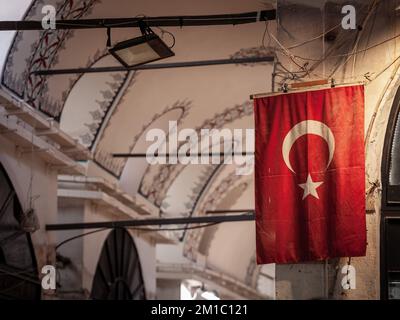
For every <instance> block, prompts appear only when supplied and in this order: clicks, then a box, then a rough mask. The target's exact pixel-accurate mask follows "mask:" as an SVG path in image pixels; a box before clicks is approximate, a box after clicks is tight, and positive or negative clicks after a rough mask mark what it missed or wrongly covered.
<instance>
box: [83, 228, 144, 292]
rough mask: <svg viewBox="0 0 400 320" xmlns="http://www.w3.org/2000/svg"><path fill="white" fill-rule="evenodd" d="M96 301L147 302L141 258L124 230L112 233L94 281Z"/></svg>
mask: <svg viewBox="0 0 400 320" xmlns="http://www.w3.org/2000/svg"><path fill="white" fill-rule="evenodd" d="M91 298H92V299H95V300H145V290H144V283H143V277H142V268H141V265H140V260H139V255H138V252H137V250H136V246H135V243H134V242H133V239H132V237H131V235H130V234H129V233H128V231H126V230H125V229H123V228H117V229H114V230H113V231H111V233H110V234H109V235H108V237H107V239H106V241H105V242H104V245H103V249H102V250H101V253H100V258H99V262H98V264H97V269H96V273H95V275H94V279H93V286H92V292H91Z"/></svg>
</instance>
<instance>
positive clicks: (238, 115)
mask: <svg viewBox="0 0 400 320" xmlns="http://www.w3.org/2000/svg"><path fill="white" fill-rule="evenodd" d="M198 3H199V2H197V1H194V0H190V1H187V0H174V1H168V2H167V1H160V0H149V1H140V2H139V1H137V3H135V6H132V1H131V0H37V1H33V4H32V5H31V7H30V8H29V9H28V11H27V13H26V16H25V19H26V20H40V18H41V17H42V14H41V7H42V6H43V5H44V4H53V5H55V6H56V8H57V12H58V13H57V17H58V18H62V19H80V18H101V17H110V18H113V17H135V16H138V15H149V16H168V15H199V14H226V13H243V12H250V11H257V10H263V9H266V5H265V4H263V3H262V2H260V1H258V0H249V1H242V0H233V1H225V0H204V1H202V2H201V3H202V5H201V6H200V5H198ZM202 8H203V9H202ZM204 8H207V9H204ZM204 10H205V11H204ZM265 28H266V24H265V23H264V22H259V23H253V24H246V25H235V26H212V27H207V26H201V27H183V28H179V27H168V28H166V29H167V30H168V31H169V32H171V33H172V34H173V35H174V37H175V40H176V43H175V46H174V47H173V49H172V50H173V51H174V52H175V56H174V57H171V58H168V59H166V60H165V63H174V62H185V61H204V60H214V59H228V58H245V57H261V56H266V55H270V54H271V53H270V52H269V50H268V45H267V47H265V45H266V43H267V42H269V40H268V39H263V38H264V37H265V35H266V32H265V31H266V29H265ZM154 31H155V32H156V33H158V34H159V35H160V36H162V33H161V32H159V30H158V29H156V28H155V29H154ZM139 34H140V33H139V30H137V29H135V28H117V29H112V43H113V44H115V43H117V42H119V41H122V40H126V39H130V38H133V37H136V36H138V35H139ZM221 39H223V41H221ZM164 40H165V42H167V43H170V40H171V39H164ZM264 40H265V41H264ZM106 41H107V36H106V32H105V30H104V29H90V30H89V29H86V30H69V31H67V30H54V31H53V30H47V31H42V32H38V31H24V32H18V33H17V34H16V36H15V38H14V42H13V43H12V46H11V47H10V50H9V54H8V57H7V60H6V63H5V68H4V72H3V75H2V79H1V84H2V86H4V87H5V88H7V89H8V90H10V91H12V92H13V93H14V94H16V95H18V96H19V97H20V98H22V99H24V100H25V101H27V102H28V103H29V104H30V105H31V106H32V107H34V108H36V109H38V110H40V111H42V112H43V113H45V114H46V115H47V116H49V117H52V118H54V119H55V120H56V121H57V122H59V124H60V127H61V129H62V130H63V131H65V132H66V133H68V134H69V135H71V136H72V137H73V138H74V139H76V140H77V141H78V142H79V143H81V144H82V145H84V146H86V147H87V148H89V149H90V150H91V151H92V153H93V158H94V159H93V162H95V163H96V164H97V165H99V166H100V167H101V168H102V169H104V170H105V171H107V172H108V173H110V174H112V176H113V177H115V179H116V180H119V182H120V187H121V188H122V189H123V190H125V191H126V192H127V193H128V194H130V195H132V196H135V195H140V196H141V197H144V198H146V199H147V200H148V201H150V202H151V203H153V204H154V205H155V206H157V207H159V208H160V214H161V215H164V216H175V215H182V216H190V215H200V214H204V212H205V211H206V210H211V209H216V208H219V207H221V206H226V203H225V202H224V201H223V200H224V199H226V197H228V196H229V195H233V194H235V195H236V197H237V198H241V197H247V198H246V199H247V201H252V200H251V198H252V195H251V193H249V192H248V191H246V190H248V187H249V185H250V184H251V181H252V176H240V177H239V176H237V175H235V171H234V170H235V168H236V166H235V165H224V164H221V165H215V164H209V165H202V166H200V165H199V166H192V165H181V164H177V165H168V164H166V165H149V164H148V163H147V162H146V159H144V158H142V159H137V158H135V159H134V158H129V159H128V158H114V157H113V156H112V154H113V153H146V149H147V147H148V146H149V144H150V143H149V142H147V141H146V139H145V137H146V133H147V132H148V131H149V130H151V129H153V128H159V129H162V130H165V131H166V132H168V130H167V129H168V121H172V120H174V121H177V123H178V127H179V130H181V129H185V128H193V129H195V130H196V132H200V130H201V129H222V128H228V129H234V128H241V129H246V128H253V118H252V116H253V105H252V101H251V100H250V98H249V96H250V94H253V93H258V92H267V91H270V89H271V83H272V81H271V80H272V79H271V73H272V69H273V66H272V64H270V63H256V64H252V63H247V64H240V65H239V64H236V65H234V64H232V65H220V66H210V67H196V68H170V69H159V70H141V71H136V72H128V71H121V72H110V73H86V74H64V75H56V76H47V77H46V76H35V75H34V74H33V72H34V71H37V70H49V69H65V68H84V67H109V66H118V65H119V64H118V62H117V61H116V60H115V59H113V57H111V56H109V55H108V50H107V48H106ZM222 43H223V44H222ZM31 52H34V54H33V55H31V54H30V53H31ZM163 62H164V61H163ZM155 63H157V62H155ZM167 137H168V135H167ZM89 165H90V163H89ZM244 194H246V195H244ZM249 199H250V200H249ZM243 201H244V200H243ZM227 209H228V208H227ZM246 228H247V227H245V229H243V230H245V231H246V232H247V231H248V230H247V229H246ZM221 230H222V231H221ZM220 232H225V231H223V229H221V228H220V226H218V227H215V228H210V229H208V230H206V229H205V230H190V231H187V232H186V233H185V241H184V251H185V254H186V255H187V256H188V257H189V258H191V259H193V260H195V259H196V255H197V254H198V252H199V248H200V247H201V248H203V249H204V248H205V249H204V250H206V251H207V252H208V251H209V249H210V246H211V245H213V244H214V243H218V241H219V240H218V239H219V238H218V237H219V233H220ZM183 235H184V234H183V233H182V232H178V233H172V234H171V237H173V238H175V239H182V236H183ZM205 238H207V239H208V240H207V241H206V242H205V241H203V240H202V239H205ZM214 240H215V241H216V242H214ZM202 241H203V242H202ZM203 249H201V250H200V251H204V250H203ZM249 261H250V260H249ZM246 263H247V264H246V265H244V264H243V266H241V268H242V269H241V271H240V272H239V271H238V272H237V274H241V275H243V276H242V278H243V279H245V277H246V275H245V274H246V272H247V278H246V279H247V280H246V281H247V282H248V283H249V284H250V282H251V280H250V278H251V279H253V278H252V277H253V274H255V271H254V266H253V264H254V262H253V260H251V261H250V264H249V262H248V261H247V262H246ZM216 265H218V262H216ZM247 269H248V271H243V270H247ZM251 283H252V285H253V284H254V282H251Z"/></svg>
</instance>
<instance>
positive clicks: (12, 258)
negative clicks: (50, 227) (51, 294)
mask: <svg viewBox="0 0 400 320" xmlns="http://www.w3.org/2000/svg"><path fill="white" fill-rule="evenodd" d="M22 216H23V211H22V207H21V203H20V201H19V199H18V197H17V194H16V192H15V190H14V187H13V185H12V183H11V181H10V179H9V177H8V176H7V173H6V171H5V170H4V168H3V166H2V165H1V164H0V299H23V300H34V299H40V293H41V286H40V282H39V278H38V271H37V264H36V259H35V254H34V251H33V247H32V242H31V238H30V234H29V233H26V232H24V231H23V230H22V228H21V225H20V223H21V219H22Z"/></svg>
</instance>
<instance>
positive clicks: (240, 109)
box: [140, 101, 253, 206]
mask: <svg viewBox="0 0 400 320" xmlns="http://www.w3.org/2000/svg"><path fill="white" fill-rule="evenodd" d="M251 115H253V108H252V103H251V102H250V101H246V102H244V103H242V104H237V105H235V106H233V107H232V108H227V109H225V110H224V111H222V112H221V113H218V114H215V115H213V117H211V118H209V119H207V120H206V121H204V122H203V123H202V124H201V125H200V126H198V127H197V128H196V129H195V130H196V132H198V133H199V132H200V130H201V129H221V128H226V127H227V125H228V124H230V123H233V122H234V121H236V120H238V119H242V118H244V117H246V116H251ZM182 144H184V142H182V143H181V145H182ZM184 167H185V165H181V164H176V165H168V164H167V165H163V166H149V167H148V169H147V172H146V173H149V171H155V172H157V173H156V174H154V173H153V174H145V175H144V179H143V181H142V184H141V187H140V194H142V195H143V196H144V197H146V198H148V199H149V200H150V201H151V202H153V203H154V204H155V205H157V206H160V205H161V202H162V200H163V199H164V197H165V193H166V192H167V190H168V188H169V187H170V185H171V183H172V182H173V181H174V179H175V178H176V177H177V176H178V175H179V173H180V172H181V171H182V170H183V168H184Z"/></svg>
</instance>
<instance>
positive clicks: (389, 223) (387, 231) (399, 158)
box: [380, 89, 400, 299]
mask: <svg viewBox="0 0 400 320" xmlns="http://www.w3.org/2000/svg"><path fill="white" fill-rule="evenodd" d="M382 191H383V193H382V216H381V241H380V243H381V245H380V249H381V254H380V256H381V298H382V299H400V250H399V244H400V89H398V91H397V94H396V96H395V99H394V102H393V106H392V110H391V114H390V118H389V123H388V128H387V132H386V137H385V145H384V150H383V161H382Z"/></svg>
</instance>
